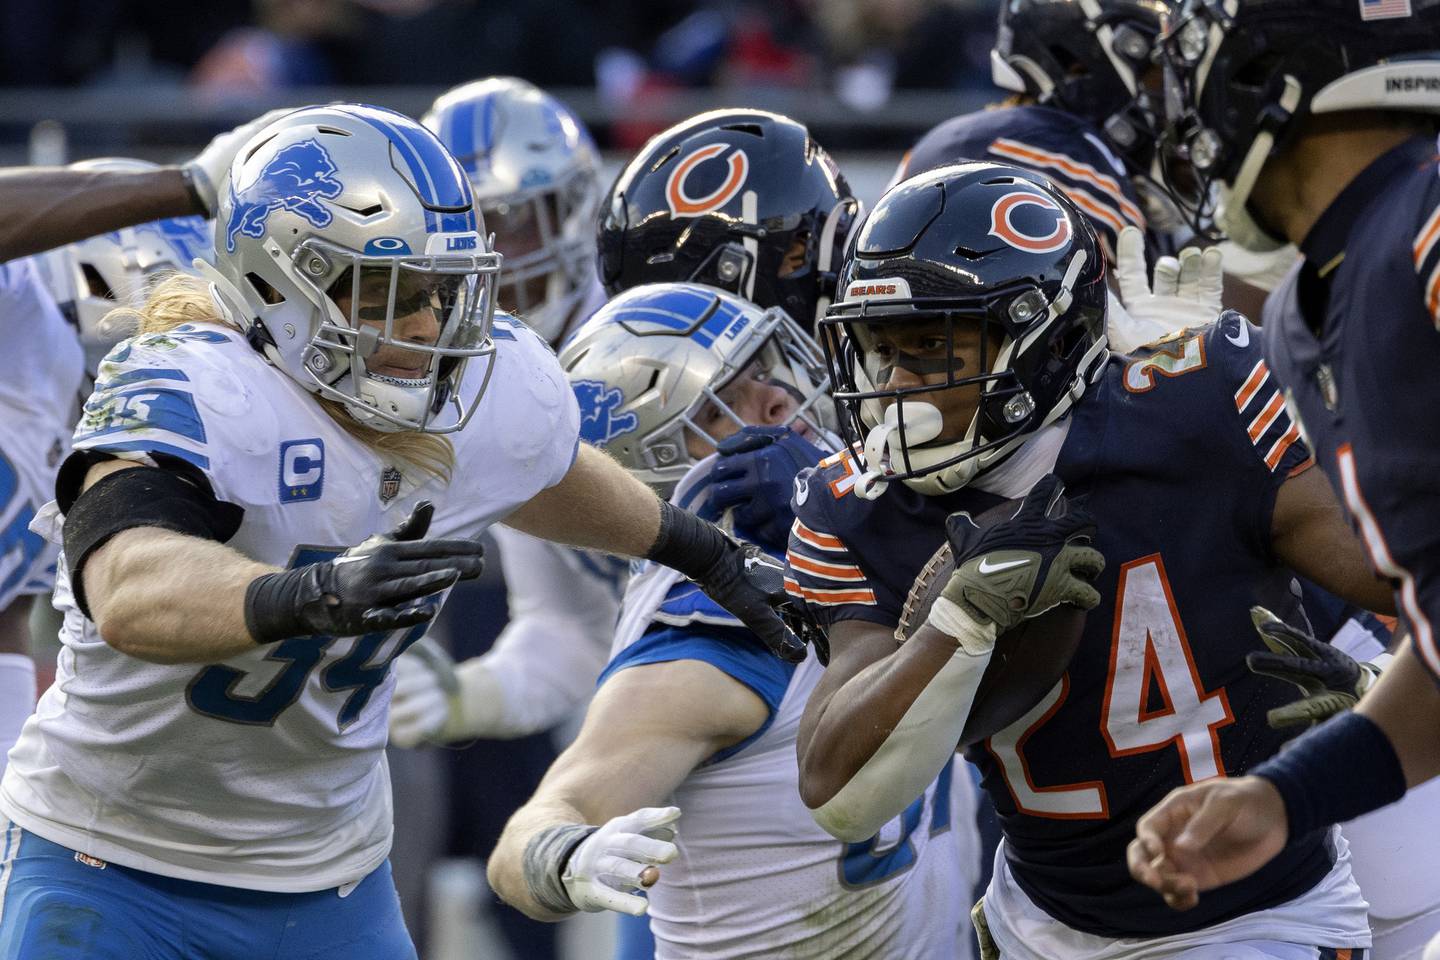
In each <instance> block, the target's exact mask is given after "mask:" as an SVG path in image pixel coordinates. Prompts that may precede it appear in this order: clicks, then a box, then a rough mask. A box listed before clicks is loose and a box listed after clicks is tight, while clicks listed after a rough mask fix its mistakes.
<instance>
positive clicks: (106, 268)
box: [37, 157, 213, 360]
mask: <svg viewBox="0 0 1440 960" xmlns="http://www.w3.org/2000/svg"><path fill="white" fill-rule="evenodd" d="M71 166H72V169H75V170H121V171H139V170H158V169H159V167H158V166H157V165H156V164H153V163H149V162H147V161H145V160H132V159H129V158H127V157H104V158H101V159H97V160H83V161H81V162H79V163H75V164H72V165H71ZM212 230H213V227H212V225H211V224H210V223H208V222H207V221H206V220H204V219H203V218H201V217H198V216H192V217H174V218H172V219H168V220H156V221H153V222H151V223H142V224H140V225H139V226H135V227H122V228H121V229H119V230H112V231H111V232H109V233H102V234H100V235H99V236H94V237H90V238H88V239H85V240H79V241H76V242H75V243H71V244H67V245H65V246H63V247H58V248H56V249H54V250H51V251H48V252H47V253H45V254H43V255H41V256H40V257H38V258H37V264H38V265H39V267H40V274H41V277H42V278H43V279H44V281H45V285H46V286H47V287H48V288H49V290H50V294H51V296H53V297H54V298H55V302H56V303H57V304H58V305H59V306H60V310H61V312H62V313H64V315H65V317H66V319H68V320H69V321H70V322H71V323H73V324H75V326H76V328H77V329H78V330H79V332H80V343H81V344H82V345H83V346H84V347H85V350H86V355H87V357H89V358H91V359H94V360H98V359H99V358H100V357H101V356H103V355H104V354H105V353H106V352H108V351H109V349H110V347H112V346H114V345H115V344H116V343H117V342H119V341H120V340H123V339H124V338H125V337H128V336H130V335H131V334H133V333H134V332H135V331H134V330H131V329H128V328H126V327H124V326H123V325H119V324H118V320H117V318H116V317H114V316H110V314H111V312H112V311H114V310H115V308H116V307H138V306H140V304H141V303H142V302H143V301H144V299H145V295H146V293H147V292H148V291H149V289H150V287H151V285H152V284H153V283H154V281H155V280H157V279H159V278H160V277H162V276H163V275H165V274H169V273H194V272H195V268H194V266H193V264H194V262H195V259H196V258H197V257H199V258H202V259H206V260H208V259H210V258H211V256H212V253H211V239H212ZM92 355H93V356H92Z"/></svg>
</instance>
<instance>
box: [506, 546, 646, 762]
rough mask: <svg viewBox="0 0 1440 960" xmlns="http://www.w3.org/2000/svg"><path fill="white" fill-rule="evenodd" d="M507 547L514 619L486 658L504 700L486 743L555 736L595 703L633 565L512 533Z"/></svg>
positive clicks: (510, 598) (511, 608)
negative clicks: (554, 732) (501, 738)
mask: <svg viewBox="0 0 1440 960" xmlns="http://www.w3.org/2000/svg"><path fill="white" fill-rule="evenodd" d="M491 533H492V535H493V536H494V537H495V541H496V543H497V544H498V545H499V547H500V567H501V569H502V570H503V571H504V573H505V589H506V592H507V595H508V601H509V608H510V619H509V622H508V623H506V625H505V629H504V630H503V631H502V632H501V633H500V636H499V638H498V639H497V640H496V641H495V646H494V648H493V649H491V650H490V652H489V653H487V654H485V656H484V657H483V658H481V659H482V661H483V662H484V664H485V666H486V667H487V668H488V669H489V670H490V672H491V674H492V675H493V676H494V677H495V679H496V681H497V682H498V684H499V686H500V689H501V691H502V693H503V697H502V702H501V704H500V711H499V714H500V717H499V724H498V727H496V728H494V729H490V730H486V731H485V735H486V736H505V737H524V736H529V735H530V734H532V733H539V732H540V731H542V730H548V729H550V728H551V727H553V726H555V725H556V724H558V723H561V722H563V721H564V720H566V719H568V718H569V717H570V716H571V715H572V714H573V713H575V711H577V710H579V709H582V708H583V707H584V706H585V704H586V703H587V702H589V699H590V695H591V694H592V693H593V692H594V690H595V678H596V677H598V676H599V675H600V670H601V668H602V667H604V666H605V661H606V660H607V659H608V658H609V655H610V643H611V641H612V640H613V639H614V637H615V621H616V619H617V618H618V617H619V615H620V593H621V591H622V590H623V589H624V586H625V579H626V577H627V576H628V574H629V564H628V563H627V562H626V561H624V560H621V559H619V558H617V557H610V556H606V555H604V554H598V553H592V552H591V551H588V550H576V549H574V548H573V547H567V546H564V545H562V544H558V543H552V542H550V541H549V540H541V539H539V538H537V537H532V536H530V535H529V534H525V533H521V532H520V531H518V530H514V529H511V528H510V527H505V526H497V527H496V528H495V529H494V530H493V531H491Z"/></svg>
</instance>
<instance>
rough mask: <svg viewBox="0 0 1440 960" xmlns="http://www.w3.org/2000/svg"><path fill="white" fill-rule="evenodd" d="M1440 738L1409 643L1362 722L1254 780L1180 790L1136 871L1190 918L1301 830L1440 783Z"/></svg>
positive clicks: (1154, 819) (1437, 700) (1141, 851)
mask: <svg viewBox="0 0 1440 960" xmlns="http://www.w3.org/2000/svg"><path fill="white" fill-rule="evenodd" d="M1436 730H1440V690H1437V688H1436V686H1435V684H1434V682H1433V680H1432V678H1431V677H1430V674H1429V672H1428V671H1427V670H1426V668H1425V665H1424V664H1423V663H1422V662H1421V661H1420V658H1419V657H1418V656H1417V655H1416V654H1415V651H1414V649H1413V648H1412V646H1411V645H1410V644H1409V643H1408V642H1407V643H1406V645H1405V646H1404V647H1403V648H1402V650H1401V652H1400V653H1399V655H1397V656H1396V658H1395V660H1394V662H1393V663H1392V664H1391V665H1390V668H1389V669H1388V670H1386V671H1385V673H1384V675H1383V676H1382V677H1381V678H1380V680H1379V681H1378V682H1377V683H1376V684H1375V686H1374V687H1372V688H1371V689H1370V691H1369V692H1368V693H1367V694H1366V695H1365V697H1364V698H1363V699H1361V701H1360V704H1359V706H1358V707H1356V710H1355V712H1354V714H1343V715H1341V716H1339V717H1336V718H1335V719H1333V720H1331V721H1330V722H1328V723H1326V724H1325V725H1324V726H1322V727H1318V728H1317V729H1316V730H1314V731H1312V732H1311V733H1309V734H1306V735H1305V736H1304V737H1302V738H1300V739H1299V740H1297V741H1296V742H1295V744H1294V745H1293V746H1292V747H1291V748H1289V749H1287V750H1286V751H1285V752H1284V753H1283V754H1281V755H1280V756H1278V757H1274V758H1272V759H1270V760H1268V761H1266V762H1265V763H1264V764H1261V765H1260V766H1259V767H1256V768H1255V770H1254V772H1253V775H1252V776H1246V777H1239V778H1236V779H1218V780H1207V781H1204V782H1203V783H1196V784H1192V785H1190V786H1188V787H1181V788H1180V789H1178V790H1175V791H1172V792H1171V793H1170V795H1169V796H1167V797H1166V798H1165V799H1164V800H1162V801H1161V802H1160V803H1159V804H1157V805H1156V806H1155V807H1154V809H1152V810H1151V811H1150V812H1149V813H1147V814H1145V815H1144V816H1143V817H1141V818H1140V821H1139V822H1138V824H1137V825H1136V836H1135V839H1134V840H1132V841H1131V842H1130V847H1129V850H1128V851H1127V859H1128V863H1129V866H1130V873H1131V874H1132V875H1133V876H1134V877H1135V879H1136V880H1138V881H1140V882H1141V883H1144V884H1146V885H1147V886H1150V887H1152V888H1153V889H1155V890H1156V891H1158V892H1159V893H1160V894H1161V895H1162V896H1164V897H1165V902H1166V903H1168V904H1170V905H1171V906H1172V907H1175V908H1176V909H1180V910H1187V909H1189V908H1190V907H1193V906H1195V904H1196V903H1197V902H1198V900H1199V895H1200V894H1201V893H1203V892H1204V891H1206V890H1211V889H1214V888H1215V887H1217V886H1220V885H1222V884H1226V883H1233V882H1234V881H1236V880H1240V879H1243V878H1244V877H1247V876H1249V875H1250V874H1252V873H1254V872H1255V871H1256V870H1258V869H1260V868H1261V867H1262V866H1264V865H1265V864H1266V863H1268V862H1269V861H1270V860H1271V859H1272V858H1273V857H1274V856H1275V854H1277V853H1279V852H1280V850H1281V849H1282V848H1283V847H1284V846H1285V843H1286V841H1287V840H1288V838H1289V836H1290V834H1291V832H1292V831H1294V832H1298V833H1305V832H1309V831H1310V830H1313V829H1318V828H1321V827H1325V826H1328V825H1330V824H1333V823H1342V822H1344V821H1346V820H1351V819H1354V818H1355V817H1358V816H1360V815H1362V814H1365V813H1369V812H1370V811H1372V810H1376V809H1379V808H1380V807H1382V806H1385V805H1387V804H1389V803H1393V802H1394V801H1396V800H1398V799H1399V798H1400V796H1401V795H1402V794H1403V792H1404V790H1405V789H1406V788H1407V787H1413V786H1415V785H1416V784H1419V783H1423V782H1425V781H1426V780H1429V779H1430V778H1432V777H1434V776H1437V775H1440V737H1437V736H1436ZM1337 770H1338V771H1341V772H1340V774H1339V775H1337V773H1336V771H1337Z"/></svg>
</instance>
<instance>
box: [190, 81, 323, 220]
mask: <svg viewBox="0 0 1440 960" xmlns="http://www.w3.org/2000/svg"><path fill="white" fill-rule="evenodd" d="M294 112H295V108H294V107H281V108H280V109H278V110H271V111H269V112H268V113H264V114H261V115H260V116H258V117H256V118H255V119H254V120H251V121H250V122H249V123H242V124H240V126H238V127H236V128H235V129H234V130H229V131H227V132H225V133H222V134H218V135H217V136H216V137H215V139H214V140H211V141H210V143H209V144H208V145H207V146H206V147H205V149H204V150H201V151H200V152H199V153H198V154H196V155H195V157H194V158H193V159H191V160H190V161H189V162H188V163H186V164H183V165H182V169H183V170H184V171H185V173H186V175H187V176H188V177H189V178H190V183H191V184H192V185H193V186H194V187H195V192H196V194H198V195H199V197H200V201H201V202H202V203H204V204H205V215H206V216H207V217H213V216H215V207H216V206H217V205H218V203H219V197H220V188H221V187H223V186H224V185H225V180H226V178H227V177H229V176H230V164H231V162H232V161H233V160H234V159H235V155H236V154H237V153H239V152H240V148H241V147H243V146H245V144H246V143H248V142H249V140H250V138H251V137H253V136H255V134H257V133H259V132H260V130H261V128H263V127H268V126H269V125H270V124H272V123H274V122H275V121H276V120H279V119H280V118H281V117H283V116H285V115H286V114H287V113H294Z"/></svg>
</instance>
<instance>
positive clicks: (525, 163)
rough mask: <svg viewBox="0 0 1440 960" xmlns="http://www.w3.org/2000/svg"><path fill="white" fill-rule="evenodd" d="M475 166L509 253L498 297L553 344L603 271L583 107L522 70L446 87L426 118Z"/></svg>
mask: <svg viewBox="0 0 1440 960" xmlns="http://www.w3.org/2000/svg"><path fill="white" fill-rule="evenodd" d="M421 122H422V123H424V124H425V126H427V127H429V128H430V129H431V130H433V131H435V134H436V136H438V137H439V138H440V142H441V143H443V144H445V146H447V147H448V148H450V151H451V152H452V153H454V154H455V157H456V159H457V160H459V161H460V165H461V166H462V167H464V168H465V172H466V173H467V174H468V175H469V176H470V183H471V185H472V187H473V188H474V190H475V198H476V200H477V201H478V202H479V204H480V209H481V211H482V212H483V214H484V217H485V222H486V223H487V224H488V225H489V228H490V229H491V230H493V231H494V232H495V236H496V238H497V239H496V246H497V248H498V249H499V251H500V253H502V254H503V255H504V257H505V273H504V275H503V276H502V277H501V278H500V305H501V306H502V307H503V308H504V309H506V310H509V311H511V312H513V313H516V314H519V315H520V316H521V317H522V318H523V319H524V320H525V322H526V323H528V324H529V325H530V326H531V328H532V329H534V330H535V331H536V332H537V333H539V334H540V335H541V336H542V337H544V338H545V339H546V340H548V341H550V342H551V343H552V344H553V343H556V342H557V341H558V340H559V339H560V337H561V336H562V335H563V334H564V332H565V327H566V326H567V324H568V323H569V322H570V320H571V317H572V315H573V314H574V312H575V310H576V308H577V307H578V306H579V305H580V302H581V301H582V300H583V299H584V297H585V295H586V291H587V289H588V288H589V287H590V286H591V285H593V284H594V283H595V282H596V280H595V215H596V208H597V206H598V204H599V202H600V158H599V155H598V154H597V153H596V151H595V144H594V141H593V140H591V138H590V133H589V132H588V131H587V130H586V129H585V126H584V124H582V123H581V122H580V121H579V119H578V118H576V116H575V115H574V114H573V113H571V112H570V111H569V110H568V109H567V108H566V107H565V106H564V105H563V104H561V103H560V102H559V101H558V100H556V99H555V98H554V97H552V96H550V95H549V94H548V93H546V92H545V91H543V90H541V89H539V88H538V87H535V86H533V85H532V84H529V83H526V82H525V81H524V80H518V79H516V78H514V77H487V78H485V79H484V80H475V81H473V82H471V83H467V84H464V85H463V86H459V87H456V88H455V89H453V90H450V91H449V92H447V93H445V94H443V95H442V96H441V97H440V98H439V99H438V100H436V101H435V103H434V104H433V105H432V106H431V108H430V111H429V112H428V113H427V114H425V116H424V118H423V119H422V121H421Z"/></svg>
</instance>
